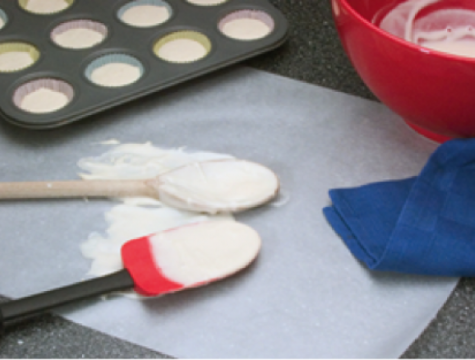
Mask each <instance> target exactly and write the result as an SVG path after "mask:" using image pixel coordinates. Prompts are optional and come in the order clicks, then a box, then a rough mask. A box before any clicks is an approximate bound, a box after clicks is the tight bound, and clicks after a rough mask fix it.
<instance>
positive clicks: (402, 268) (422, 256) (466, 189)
mask: <svg viewBox="0 0 475 360" xmlns="http://www.w3.org/2000/svg"><path fill="white" fill-rule="evenodd" d="M330 197H331V199H332V202H333V204H332V206H331V207H327V208H325V209H324V210H323V211H324V214H325V216H326V218H327V220H328V222H329V223H330V224H331V226H332V227H333V228H334V230H335V231H336V232H337V233H338V234H339V235H340V236H341V237H342V239H343V240H344V241H345V243H346V245H347V246H348V248H349V249H350V251H351V252H352V253H353V255H354V256H355V257H356V258H358V259H359V260H361V261H363V262H364V263H365V264H366V265H367V266H368V267H369V268H370V269H372V270H381V271H395V272H402V273H410V274H422V275H437V276H470V277H471V276H475V139H464V140H461V139H457V140H450V141H448V142H446V143H444V144H442V145H440V146H439V148H438V149H437V150H436V151H435V152H434V154H432V156H431V157H430V159H429V161H428V162H427V164H426V166H425V167H424V169H423V170H422V172H421V173H420V175H419V176H417V177H413V178H409V179H404V180H397V181H386V182H381V183H375V184H369V185H365V186H361V187H358V188H352V189H335V190H330Z"/></svg>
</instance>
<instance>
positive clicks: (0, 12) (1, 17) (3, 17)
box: [0, 9, 8, 30]
mask: <svg viewBox="0 0 475 360" xmlns="http://www.w3.org/2000/svg"><path fill="white" fill-rule="evenodd" d="M0 20H2V21H3V25H0V30H1V29H3V28H4V27H5V25H7V23H8V16H7V13H6V12H5V11H3V10H2V9H0Z"/></svg>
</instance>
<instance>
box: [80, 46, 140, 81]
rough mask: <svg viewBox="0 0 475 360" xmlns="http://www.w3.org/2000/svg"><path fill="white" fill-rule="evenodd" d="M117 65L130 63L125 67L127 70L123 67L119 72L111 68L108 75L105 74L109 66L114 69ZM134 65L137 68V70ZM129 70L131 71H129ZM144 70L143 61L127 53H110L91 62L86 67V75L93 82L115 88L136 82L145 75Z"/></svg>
mask: <svg viewBox="0 0 475 360" xmlns="http://www.w3.org/2000/svg"><path fill="white" fill-rule="evenodd" d="M117 65H129V67H128V68H125V70H126V71H124V68H122V70H121V71H118V72H117V73H115V72H114V71H112V70H110V71H109V74H107V76H106V75H104V72H107V70H108V69H107V67H109V69H112V67H113V66H117ZM132 67H133V68H135V69H136V71H135V69H133V68H132ZM127 70H128V71H129V73H127ZM101 71H102V74H101ZM144 72H145V69H144V67H143V65H142V63H141V62H140V61H139V60H137V59H136V58H134V57H132V56H130V55H126V54H110V55H105V56H102V57H100V58H98V59H96V60H94V61H93V62H91V63H90V64H89V65H88V66H87V68H86V71H85V76H86V78H87V79H88V80H89V81H90V82H92V83H93V84H96V85H98V86H103V87H110V88H115V87H122V86H128V85H131V84H133V83H136V82H137V81H139V80H140V79H141V78H142V77H143V74H144ZM112 75H114V77H113V78H112V77H111V76H112Z"/></svg>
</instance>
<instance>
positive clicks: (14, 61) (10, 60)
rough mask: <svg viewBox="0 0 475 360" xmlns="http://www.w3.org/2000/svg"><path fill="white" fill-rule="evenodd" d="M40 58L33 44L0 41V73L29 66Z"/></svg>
mask: <svg viewBox="0 0 475 360" xmlns="http://www.w3.org/2000/svg"><path fill="white" fill-rule="evenodd" d="M39 58H40V52H39V51H38V49H36V48H35V47H34V46H33V45H30V44H27V43H21V42H8V43H0V73H11V72H16V71H20V70H23V69H26V68H29V67H30V66H32V65H33V64H35V63H36V62H37V61H38V59H39Z"/></svg>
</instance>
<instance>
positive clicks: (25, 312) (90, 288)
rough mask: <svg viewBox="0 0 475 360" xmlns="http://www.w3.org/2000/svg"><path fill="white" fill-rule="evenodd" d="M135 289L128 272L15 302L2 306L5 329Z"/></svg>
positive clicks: (0, 318)
mask: <svg viewBox="0 0 475 360" xmlns="http://www.w3.org/2000/svg"><path fill="white" fill-rule="evenodd" d="M133 287H134V281H133V280H132V277H131V276H130V274H129V272H128V271H127V270H125V269H124V270H121V271H119V272H116V273H113V274H111V275H107V276H103V277H99V278H96V279H92V280H88V281H83V282H80V283H77V284H74V285H69V286H66V287H63V288H59V289H55V290H50V291H47V292H44V293H40V294H37V295H32V296H28V297H25V298H23V299H18V300H12V301H10V302H7V303H4V304H1V305H0V320H1V328H2V329H3V328H4V327H5V326H8V324H9V323H11V322H16V321H17V320H20V319H21V320H26V319H30V318H33V317H35V316H38V315H40V314H43V313H45V312H47V311H49V310H52V309H54V308H56V307H58V306H61V305H66V304H70V303H73V302H75V301H79V300H83V299H87V298H90V297H94V296H100V295H104V294H108V293H111V292H114V291H121V290H130V289H133Z"/></svg>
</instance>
